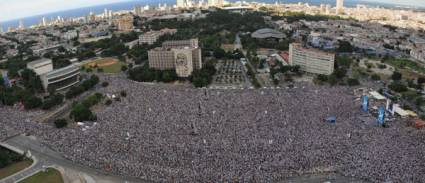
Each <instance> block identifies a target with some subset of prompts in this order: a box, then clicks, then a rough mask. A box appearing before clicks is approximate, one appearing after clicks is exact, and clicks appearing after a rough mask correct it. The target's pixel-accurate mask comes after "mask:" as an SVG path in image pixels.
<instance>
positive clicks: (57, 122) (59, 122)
mask: <svg viewBox="0 0 425 183" xmlns="http://www.w3.org/2000/svg"><path fill="white" fill-rule="evenodd" d="M54 123H55V126H56V128H64V127H66V126H68V121H67V120H66V119H57V120H55V122H54Z"/></svg>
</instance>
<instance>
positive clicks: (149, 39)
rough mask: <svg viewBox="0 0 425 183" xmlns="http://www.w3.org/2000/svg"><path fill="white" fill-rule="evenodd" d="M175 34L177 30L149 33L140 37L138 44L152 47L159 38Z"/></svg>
mask: <svg viewBox="0 0 425 183" xmlns="http://www.w3.org/2000/svg"><path fill="white" fill-rule="evenodd" d="M176 32H177V29H161V30H159V31H149V32H146V33H144V34H142V35H140V37H139V43H140V44H148V45H152V44H154V43H155V42H156V41H157V40H158V38H159V37H161V36H163V35H165V34H171V35H172V34H175V33H176Z"/></svg>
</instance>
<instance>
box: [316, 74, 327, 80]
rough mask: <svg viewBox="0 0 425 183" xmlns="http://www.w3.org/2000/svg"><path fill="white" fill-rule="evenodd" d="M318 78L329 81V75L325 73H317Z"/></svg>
mask: <svg viewBox="0 0 425 183" xmlns="http://www.w3.org/2000/svg"><path fill="white" fill-rule="evenodd" d="M317 80H319V81H323V82H326V81H328V76H326V75H323V74H319V75H317Z"/></svg>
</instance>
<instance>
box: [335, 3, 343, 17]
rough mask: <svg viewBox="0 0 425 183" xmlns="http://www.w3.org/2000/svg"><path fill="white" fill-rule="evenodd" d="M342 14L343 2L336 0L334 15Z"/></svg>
mask: <svg viewBox="0 0 425 183" xmlns="http://www.w3.org/2000/svg"><path fill="white" fill-rule="evenodd" d="M343 13H344V0H336V14H337V15H340V14H343Z"/></svg>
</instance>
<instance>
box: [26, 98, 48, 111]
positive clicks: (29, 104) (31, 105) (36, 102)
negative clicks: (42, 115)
mask: <svg viewBox="0 0 425 183" xmlns="http://www.w3.org/2000/svg"><path fill="white" fill-rule="evenodd" d="M23 103H24V106H25V109H27V110H28V109H35V108H38V107H40V106H41V105H42V104H43V101H42V100H41V98H38V97H35V96H29V97H25V98H24V100H23Z"/></svg>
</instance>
